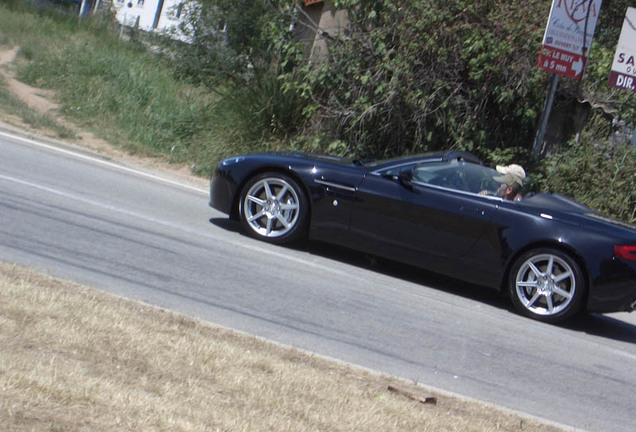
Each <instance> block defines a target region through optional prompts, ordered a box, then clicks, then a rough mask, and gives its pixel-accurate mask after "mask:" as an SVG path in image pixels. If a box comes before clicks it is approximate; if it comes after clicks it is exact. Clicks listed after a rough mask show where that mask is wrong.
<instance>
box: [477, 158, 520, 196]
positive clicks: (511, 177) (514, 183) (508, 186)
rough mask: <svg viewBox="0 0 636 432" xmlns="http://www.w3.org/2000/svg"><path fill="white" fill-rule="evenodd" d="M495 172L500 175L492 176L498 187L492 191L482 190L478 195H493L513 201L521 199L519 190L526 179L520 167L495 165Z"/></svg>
mask: <svg viewBox="0 0 636 432" xmlns="http://www.w3.org/2000/svg"><path fill="white" fill-rule="evenodd" d="M497 172H498V173H499V174H501V175H499V176H494V177H493V180H494V181H495V182H497V183H499V187H498V188H497V189H496V190H495V191H494V192H492V191H490V190H483V191H481V192H479V195H493V196H496V197H499V198H503V199H505V200H509V201H513V200H516V201H518V200H520V199H521V194H520V191H521V188H522V187H523V181H524V180H525V179H526V171H525V170H524V169H523V167H522V166H521V165H517V164H511V165H506V166H502V165H497Z"/></svg>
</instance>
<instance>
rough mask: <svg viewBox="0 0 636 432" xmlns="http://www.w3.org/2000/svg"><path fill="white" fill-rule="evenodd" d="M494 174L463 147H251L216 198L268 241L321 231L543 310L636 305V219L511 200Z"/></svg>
mask: <svg viewBox="0 0 636 432" xmlns="http://www.w3.org/2000/svg"><path fill="white" fill-rule="evenodd" d="M497 178H498V172H497V171H495V170H494V169H491V168H488V167H486V166H484V165H483V164H482V163H481V161H480V160H479V159H478V158H477V157H475V156H474V155H471V154H469V153H464V152H446V153H435V154H425V155H419V156H413V157H404V158H399V159H391V160H383V161H372V162H363V161H353V160H348V159H343V158H335V157H329V156H322V155H314V154H307V153H298V152H275V153H261V154H248V155H242V156H236V157H231V158H228V159H225V160H223V161H221V162H220V163H219V165H218V167H217V168H216V170H215V173H214V175H213V177H212V180H211V182H210V206H212V207H213V208H215V209H217V210H219V211H221V212H223V213H225V214H228V215H229V217H230V218H231V219H235V220H238V221H240V223H241V225H242V227H243V229H244V231H245V232H246V233H247V234H249V235H251V236H253V237H255V238H258V239H261V240H264V241H267V242H271V243H276V244H285V243H289V242H294V241H298V240H300V239H303V238H309V239H316V240H319V241H322V242H327V243H334V244H338V245H342V246H346V247H349V248H352V249H356V250H359V251H362V252H365V253H369V254H373V255H377V256H381V257H385V258H389V259H391V260H396V261H399V262H402V263H405V264H409V265H414V266H418V267H421V268H425V269H427V270H429V271H433V272H437V273H441V274H446V275H449V276H452V277H454V278H457V279H460V280H464V281H468V282H470V283H472V284H477V285H484V286H488V287H492V288H494V289H497V290H501V291H503V292H506V293H508V295H509V296H510V299H511V301H512V303H513V304H514V306H515V307H516V309H517V310H518V311H519V312H520V313H521V314H524V315H526V316H529V317H531V318H534V319H537V320H541V321H545V322H558V321H562V320H565V319H567V318H570V317H572V316H573V315H574V314H577V313H579V312H582V311H590V312H601V313H602V312H617V311H632V310H633V309H634V308H635V307H636V229H635V227H634V226H632V225H628V224H626V223H621V222H619V221H615V220H613V219H610V218H606V217H604V216H602V215H599V214H596V213H595V212H594V211H592V210H591V209H590V208H588V207H586V206H584V205H582V204H580V203H578V202H576V201H574V200H572V199H569V198H568V197H565V196H563V195H558V194H550V193H540V194H535V195H531V196H526V197H524V198H523V199H521V200H514V201H508V200H504V199H502V198H499V197H497V196H493V195H492V194H489V193H487V192H488V191H494V190H495V189H497V187H498V186H499V184H498V183H497ZM484 191H485V192H486V193H484Z"/></svg>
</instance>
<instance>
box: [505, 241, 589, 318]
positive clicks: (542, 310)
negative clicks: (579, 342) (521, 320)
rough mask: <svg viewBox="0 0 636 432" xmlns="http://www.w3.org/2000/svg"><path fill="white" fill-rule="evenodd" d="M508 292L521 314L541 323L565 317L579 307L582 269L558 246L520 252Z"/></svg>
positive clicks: (583, 293) (582, 296)
mask: <svg viewBox="0 0 636 432" xmlns="http://www.w3.org/2000/svg"><path fill="white" fill-rule="evenodd" d="M508 285H509V294H510V298H511V299H512V302H513V304H514V305H515V307H516V308H517V309H518V310H519V311H520V312H521V313H522V314H524V315H526V316H529V317H531V318H534V319H537V320H539V321H544V322H558V321H562V320H565V319H567V318H569V317H571V316H573V315H574V314H576V313H578V312H579V311H580V310H581V306H582V303H583V298H584V296H585V280H584V278H583V273H582V272H581V268H580V267H579V265H578V264H577V263H576V261H574V260H573V259H572V258H571V257H570V256H569V255H567V254H566V253H564V252H561V251H559V250H557V249H552V248H545V249H543V248H542V249H536V250H533V251H530V252H527V253H525V254H523V255H522V256H521V257H519V259H517V261H515V264H514V265H513V267H512V270H511V272H510V280H509V284H508Z"/></svg>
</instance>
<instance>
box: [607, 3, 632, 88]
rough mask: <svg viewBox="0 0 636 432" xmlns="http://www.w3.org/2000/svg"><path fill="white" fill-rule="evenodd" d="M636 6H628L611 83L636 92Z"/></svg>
mask: <svg viewBox="0 0 636 432" xmlns="http://www.w3.org/2000/svg"><path fill="white" fill-rule="evenodd" d="M635 62H636V8H633V7H630V8H627V13H626V14H625V21H623V28H622V30H621V36H620V38H619V39H618V47H617V48H616V54H614V63H613V64H612V71H611V72H610V78H609V85H610V86H612V87H616V88H622V89H628V90H631V91H634V92H636V65H635V64H634V63H635Z"/></svg>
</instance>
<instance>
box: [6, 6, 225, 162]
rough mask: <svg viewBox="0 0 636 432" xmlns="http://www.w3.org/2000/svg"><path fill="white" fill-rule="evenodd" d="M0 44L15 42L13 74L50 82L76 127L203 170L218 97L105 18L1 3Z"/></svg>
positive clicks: (211, 155) (212, 153)
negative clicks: (14, 7) (87, 18)
mask: <svg viewBox="0 0 636 432" xmlns="http://www.w3.org/2000/svg"><path fill="white" fill-rule="evenodd" d="M0 43H1V44H3V45H4V46H6V47H12V46H19V47H20V50H19V53H18V58H17V60H16V64H15V65H16V68H17V73H18V77H19V79H20V80H21V81H24V82H25V83H27V84H30V85H33V86H36V87H40V88H46V89H52V90H54V91H55V92H56V94H57V96H58V99H59V101H60V103H61V112H62V113H63V114H64V115H65V116H66V117H67V118H69V119H71V120H72V121H73V122H74V123H76V124H77V125H78V126H80V127H82V128H85V129H88V130H90V131H91V132H93V133H94V134H96V135H97V136H99V137H101V138H104V139H106V140H108V141H110V142H112V143H114V144H117V145H120V146H122V147H123V148H125V149H127V150H129V151H131V152H136V153H141V154H146V155H153V156H165V157H168V159H169V160H171V161H174V162H188V163H192V164H194V163H195V162H196V164H197V166H198V171H199V172H201V173H207V172H209V171H210V170H211V167H212V165H213V164H214V163H215V161H216V159H218V158H219V157H222V156H223V155H224V152H223V151H222V150H221V151H219V150H211V148H214V147H215V148H217V149H218V148H223V147H224V146H223V143H219V144H215V143H214V142H213V141H212V140H213V139H214V136H215V134H216V135H218V133H217V132H215V128H216V126H215V124H214V122H213V116H214V103H215V97H213V96H212V94H211V93H210V92H209V90H207V89H203V88H199V87H196V86H193V85H190V84H188V83H187V82H183V81H179V80H177V79H176V78H175V77H174V74H173V71H172V70H171V68H170V65H169V63H168V62H166V61H165V60H162V59H161V57H159V56H157V55H155V54H153V53H151V52H150V51H149V50H147V49H146V48H145V47H143V46H141V45H140V44H138V43H134V42H133V43H130V42H126V41H123V40H121V39H119V35H118V33H117V32H116V31H114V29H111V28H109V24H108V23H107V22H100V21H99V20H91V21H87V22H79V21H78V20H77V18H70V17H65V16H64V15H59V14H53V15H48V14H44V13H32V12H29V11H23V10H10V9H8V8H6V7H4V6H2V5H0Z"/></svg>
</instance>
